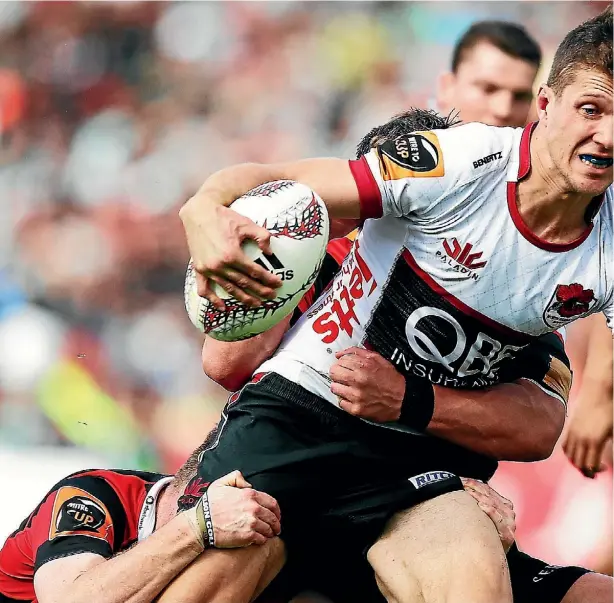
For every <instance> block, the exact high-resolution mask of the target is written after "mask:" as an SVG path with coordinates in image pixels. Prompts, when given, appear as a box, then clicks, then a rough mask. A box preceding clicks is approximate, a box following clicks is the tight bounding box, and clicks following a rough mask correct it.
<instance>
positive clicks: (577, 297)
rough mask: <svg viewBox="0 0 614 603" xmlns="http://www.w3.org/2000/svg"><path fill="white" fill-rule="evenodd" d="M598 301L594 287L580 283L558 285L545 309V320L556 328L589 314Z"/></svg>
mask: <svg viewBox="0 0 614 603" xmlns="http://www.w3.org/2000/svg"><path fill="white" fill-rule="evenodd" d="M596 303H597V300H596V299H595V294H594V293H593V290H592V289H585V288H584V287H583V286H582V285H580V284H579V283H572V284H571V285H557V286H556V289H555V290H554V294H553V295H552V298H551V299H550V302H549V303H548V305H547V306H546V309H545V310H544V322H545V323H546V324H547V325H548V326H549V327H554V328H555V329H556V328H558V327H561V326H563V325H566V324H568V323H570V322H572V321H573V320H575V319H576V318H579V317H581V316H585V315H586V314H588V313H589V312H590V311H591V310H592V309H593V308H594V307H595V304H596Z"/></svg>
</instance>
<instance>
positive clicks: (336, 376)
mask: <svg viewBox="0 0 614 603" xmlns="http://www.w3.org/2000/svg"><path fill="white" fill-rule="evenodd" d="M330 378H331V379H332V380H333V382H334V383H339V384H341V385H352V384H353V383H354V382H355V375H354V371H352V370H350V369H348V368H346V367H344V366H341V365H340V363H339V362H337V363H336V364H333V366H331V368H330ZM331 389H332V388H331ZM333 393H336V392H334V391H333Z"/></svg>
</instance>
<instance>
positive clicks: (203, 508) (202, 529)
mask: <svg viewBox="0 0 614 603" xmlns="http://www.w3.org/2000/svg"><path fill="white" fill-rule="evenodd" d="M184 513H185V516H186V519H187V521H188V523H189V524H190V528H191V529H192V532H193V534H194V535H195V536H196V539H197V540H198V544H199V545H200V547H201V549H202V550H205V549H210V548H214V547H215V532H214V529H213V521H212V519H211V508H210V505H209V496H208V494H207V490H205V492H204V493H203V495H202V496H201V497H200V499H199V500H198V502H197V503H196V504H195V505H194V506H193V507H192V508H191V509H188V510H187V511H185V512H184Z"/></svg>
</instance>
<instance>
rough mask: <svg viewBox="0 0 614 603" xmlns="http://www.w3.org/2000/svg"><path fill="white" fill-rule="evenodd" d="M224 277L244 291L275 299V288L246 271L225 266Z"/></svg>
mask: <svg viewBox="0 0 614 603" xmlns="http://www.w3.org/2000/svg"><path fill="white" fill-rule="evenodd" d="M224 278H225V279H226V280H227V281H229V282H231V283H234V284H235V285H236V286H237V287H239V289H242V290H243V291H250V293H252V294H254V295H257V296H259V297H261V298H263V299H274V298H275V296H276V295H277V293H276V292H275V289H272V288H271V287H267V286H265V285H263V284H262V283H261V282H259V281H257V280H256V279H253V278H252V277H250V276H248V275H247V274H245V273H244V272H241V271H240V270H238V269H236V268H225V269H224Z"/></svg>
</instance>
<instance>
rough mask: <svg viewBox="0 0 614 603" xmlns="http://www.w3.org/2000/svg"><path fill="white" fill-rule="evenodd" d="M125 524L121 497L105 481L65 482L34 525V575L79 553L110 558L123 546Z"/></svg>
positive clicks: (85, 478)
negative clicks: (56, 560)
mask: <svg viewBox="0 0 614 603" xmlns="http://www.w3.org/2000/svg"><path fill="white" fill-rule="evenodd" d="M126 523H127V518H126V511H125V509H124V507H123V505H122V503H121V501H120V499H119V496H118V495H117V493H116V492H115V490H114V489H113V488H112V486H111V485H110V484H109V483H108V482H106V481H105V480H104V479H102V478H101V477H95V476H92V475H78V476H75V477H70V478H67V479H66V480H63V481H62V482H60V483H59V484H58V487H57V489H55V490H54V491H53V492H52V493H51V494H49V495H48V496H47V498H46V499H45V501H44V502H43V505H42V506H41V508H40V510H39V512H38V514H37V516H36V517H35V518H34V520H33V523H32V532H31V536H32V540H33V541H32V549H33V551H35V555H36V556H35V563H34V571H35V572H36V570H38V569H39V568H40V567H41V566H42V565H44V564H45V563H47V562H48V561H52V560H53V559H59V558H60V557H68V556H70V555H77V554H79V553H94V554H96V555H100V556H102V557H105V558H109V557H111V556H112V555H113V554H114V553H115V552H116V551H117V550H119V547H120V546H121V543H122V540H123V535H124V532H125V529H126Z"/></svg>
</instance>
